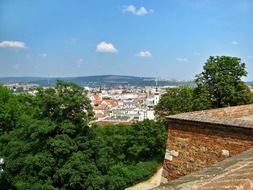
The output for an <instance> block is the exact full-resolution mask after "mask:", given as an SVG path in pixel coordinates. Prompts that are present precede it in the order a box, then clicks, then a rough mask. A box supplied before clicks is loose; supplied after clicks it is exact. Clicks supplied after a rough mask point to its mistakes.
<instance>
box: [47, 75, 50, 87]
mask: <svg viewBox="0 0 253 190" xmlns="http://www.w3.org/2000/svg"><path fill="white" fill-rule="evenodd" d="M49 77H50V75H49V74H48V75H47V86H49V82H50V81H49V80H50V79H49Z"/></svg>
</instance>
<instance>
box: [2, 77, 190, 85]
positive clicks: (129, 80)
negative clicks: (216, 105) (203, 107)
mask: <svg viewBox="0 0 253 190" xmlns="http://www.w3.org/2000/svg"><path fill="white" fill-rule="evenodd" d="M57 80H64V81H67V82H73V83H76V84H78V85H80V86H91V87H100V86H102V87H104V86H105V87H112V86H155V85H156V78H154V77H135V76H121V75H98V76H80V77H59V78H46V77H2V78H0V83H1V84H5V83H36V84H39V85H42V86H47V85H50V86H54V85H55V83H56V81H57ZM157 85H158V86H177V85H194V83H193V82H192V81H188V82H182V81H176V80H158V81H157Z"/></svg>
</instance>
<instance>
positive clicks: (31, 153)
mask: <svg viewBox="0 0 253 190" xmlns="http://www.w3.org/2000/svg"><path fill="white" fill-rule="evenodd" d="M0 97H1V99H0V101H1V102H2V105H1V109H0V117H1V127H4V128H7V127H8V126H7V123H6V122H8V121H9V120H10V119H12V118H14V120H13V122H14V123H13V124H12V123H10V125H11V129H10V130H4V131H3V132H2V133H1V136H0V155H1V158H3V160H4V163H2V164H1V166H0V169H1V170H2V171H1V173H0V184H4V185H5V186H7V187H8V188H11V189H56V188H67V189H87V188H88V186H89V185H91V184H86V183H85V182H86V179H87V178H89V177H91V176H92V175H95V176H97V175H98V174H99V171H98V169H97V167H96V165H95V163H94V162H91V159H90V158H89V156H87V155H86V154H85V152H83V151H84V150H85V146H84V144H85V143H86V140H87V135H88V129H89V128H88V122H89V121H90V120H91V119H92V111H91V106H90V102H89V99H88V98H87V97H86V94H85V92H84V91H83V89H82V88H80V87H79V86H77V85H74V84H71V83H65V82H63V81H58V82H57V85H56V88H55V89H52V88H50V89H42V88H41V89H39V92H38V94H37V95H36V96H34V97H32V96H28V95H22V96H19V95H18V96H15V95H13V94H11V93H10V92H8V91H6V90H5V89H0ZM19 104H21V105H22V106H19ZM15 106H18V107H21V108H23V110H22V111H23V112H22V111H21V113H22V114H19V115H18V116H16V114H15V112H13V110H15V109H13V108H14V107H15ZM5 107H6V108H9V109H10V110H11V112H10V111H8V109H7V111H5V110H4V108H5ZM2 108H3V109H2ZM84 111H85V112H86V113H84ZM6 116H7V117H6ZM2 120H3V121H4V122H2ZM5 126H6V127H5ZM80 163H82V165H81V166H80ZM98 176H99V175H98ZM7 187H6V188H7ZM8 188H7V189H8ZM94 189H100V188H94Z"/></svg>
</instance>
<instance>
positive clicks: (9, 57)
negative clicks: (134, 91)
mask: <svg viewBox="0 0 253 190" xmlns="http://www.w3.org/2000/svg"><path fill="white" fill-rule="evenodd" d="M221 55H227V56H237V57H240V58H241V59H242V62H244V63H245V64H246V68H247V71H248V76H247V77H246V78H244V80H246V81H249V80H251V81H253V0H124V1H123V0H106V1H105V0H36V1H35V0H22V1H21V0H0V77H7V76H39V77H48V76H50V77H73V76H90V75H108V74H117V75H131V76H146V77H161V78H167V79H180V80H182V79H183V80H191V79H194V77H195V75H196V74H198V73H200V72H201V71H202V70H203V65H204V63H205V62H206V60H207V59H208V57H209V56H221Z"/></svg>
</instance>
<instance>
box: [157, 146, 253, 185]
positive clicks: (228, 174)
mask: <svg viewBox="0 0 253 190" xmlns="http://www.w3.org/2000/svg"><path fill="white" fill-rule="evenodd" d="M153 190H253V149H250V150H247V151H245V152H243V153H241V154H239V155H236V156H233V157H231V158H228V159H226V160H224V161H222V162H219V163H217V164H214V165H212V166H211V167H208V168H205V169H203V170H201V171H198V172H194V173H192V174H190V175H187V176H184V177H181V178H179V179H176V180H173V181H170V182H169V183H167V184H164V185H160V186H159V187H156V188H154V189H153Z"/></svg>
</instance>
